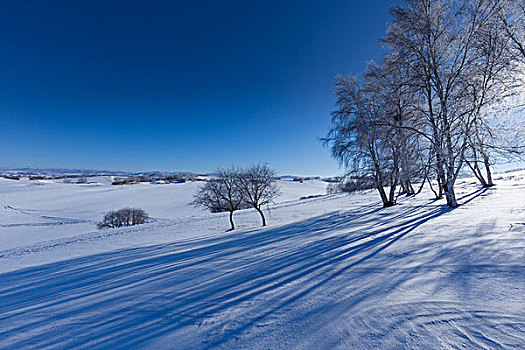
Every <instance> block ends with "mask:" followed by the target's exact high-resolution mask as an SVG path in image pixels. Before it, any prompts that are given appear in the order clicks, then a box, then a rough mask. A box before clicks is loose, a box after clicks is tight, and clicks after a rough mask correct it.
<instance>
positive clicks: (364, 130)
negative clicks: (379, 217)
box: [323, 76, 399, 207]
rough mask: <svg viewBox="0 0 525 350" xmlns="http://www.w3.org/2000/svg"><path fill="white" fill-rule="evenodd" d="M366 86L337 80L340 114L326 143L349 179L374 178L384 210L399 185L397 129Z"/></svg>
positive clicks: (349, 79) (334, 117)
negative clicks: (390, 122)
mask: <svg viewBox="0 0 525 350" xmlns="http://www.w3.org/2000/svg"><path fill="white" fill-rule="evenodd" d="M365 77H366V76H365ZM366 85H367V81H365V82H360V81H359V80H358V79H357V78H356V77H346V78H345V77H342V76H338V77H337V78H336V82H335V90H336V92H335V95H336V99H337V102H336V110H335V111H333V112H332V128H331V130H330V132H329V133H328V135H327V137H326V138H324V139H323V142H324V144H325V145H326V146H328V147H330V151H331V153H332V156H333V157H334V158H335V159H337V160H338V161H339V162H340V164H343V165H344V166H345V168H346V169H347V171H348V176H351V177H353V178H373V179H374V183H375V187H376V189H377V191H378V192H379V195H380V197H381V201H382V202H383V206H384V207H390V206H392V205H394V204H395V192H396V188H397V185H398V181H399V148H398V147H397V145H396V140H395V139H394V138H393V131H394V130H395V129H394V128H392V127H391V126H390V125H389V123H388V122H386V121H385V111H384V110H383V109H382V108H383V105H382V101H381V96H379V95H378V94H377V93H376V92H375V91H374V90H373V89H367V88H365V86H366ZM387 191H388V193H387Z"/></svg>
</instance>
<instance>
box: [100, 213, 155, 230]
mask: <svg viewBox="0 0 525 350" xmlns="http://www.w3.org/2000/svg"><path fill="white" fill-rule="evenodd" d="M148 218H149V216H148V214H146V212H145V211H144V210H142V209H137V208H123V209H120V210H112V211H110V212H108V213H106V215H104V219H103V220H102V221H101V222H99V223H98V224H97V226H98V228H99V229H103V228H116V227H122V226H133V225H139V224H143V223H145V222H146V220H148Z"/></svg>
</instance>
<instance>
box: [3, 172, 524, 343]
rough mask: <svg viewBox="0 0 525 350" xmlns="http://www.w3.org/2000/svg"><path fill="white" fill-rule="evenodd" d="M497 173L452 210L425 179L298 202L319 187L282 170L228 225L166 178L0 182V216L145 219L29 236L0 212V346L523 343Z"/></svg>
mask: <svg viewBox="0 0 525 350" xmlns="http://www.w3.org/2000/svg"><path fill="white" fill-rule="evenodd" d="M6 181H7V180H6ZM496 181H497V186H496V187H495V188H492V189H480V188H479V187H478V186H477V185H476V184H475V182H474V181H473V180H471V179H467V180H463V181H461V183H460V184H458V196H459V197H460V203H462V205H461V206H460V207H459V208H457V209H455V210H447V209H446V208H444V207H443V203H442V202H441V201H435V200H433V199H432V197H431V195H430V194H428V193H423V194H422V195H420V196H418V197H416V198H403V199H401V201H400V202H401V203H400V205H398V206H395V207H392V208H388V209H381V208H380V205H379V203H378V201H377V198H376V196H377V195H376V194H375V193H374V192H369V193H365V194H357V195H351V196H346V195H335V196H323V197H319V198H313V199H308V200H302V201H301V200H297V197H298V195H299V194H300V197H302V196H307V195H310V194H312V195H314V194H320V192H323V191H321V190H322V188H321V187H322V186H320V187H319V189H318V193H314V192H315V191H314V190H313V189H306V187H305V191H304V192H303V191H302V190H299V189H294V188H293V186H299V184H298V183H284V184H283V187H284V186H288V185H290V186H291V187H290V188H291V189H290V190H289V192H288V193H289V195H288V194H286V195H285V198H284V201H283V202H281V203H278V204H276V205H274V206H272V207H271V214H269V223H270V227H268V228H264V229H261V228H257V227H256V226H257V224H258V221H257V219H258V218H257V215H256V214H255V213H253V212H252V211H243V212H240V213H238V214H237V215H236V219H237V221H238V222H239V223H240V224H241V227H243V229H241V230H238V231H236V232H233V233H231V232H224V230H225V229H226V228H227V222H226V217H225V216H224V215H223V214H209V213H205V212H195V211H194V210H193V209H192V210H191V211H188V212H185V211H184V210H185V208H186V207H184V205H183V204H182V203H180V202H182V200H181V201H180V202H178V201H177V198H183V197H184V195H182V192H181V194H180V196H179V197H175V196H174V192H173V193H172V194H171V196H170V195H168V194H165V193H163V192H162V191H163V190H164V191H167V189H168V187H162V186H159V187H158V188H160V189H159V190H157V187H154V186H152V187H145V186H148V185H144V187H142V188H141V187H138V186H137V187H134V186H131V187H128V189H122V190H120V189H119V190H113V189H112V187H109V186H105V187H104V186H99V187H89V186H88V185H85V187H84V186H83V185H65V184H64V185H62V184H61V186H73V187H70V188H71V192H72V193H69V194H68V195H64V194H63V193H61V191H63V187H60V188H58V187H57V188H55V187H53V186H58V184H44V185H40V186H35V188H34V189H33V188H31V190H30V191H29V190H28V189H27V188H25V187H24V186H26V185H27V184H23V183H19V184H17V185H12V184H9V185H6V184H5V183H1V184H0V191H2V192H1V193H2V197H1V198H2V207H3V208H4V210H3V211H2V216H1V218H2V224H3V225H5V224H4V220H7V221H6V222H9V223H12V224H24V223H25V224H38V223H47V222H58V221H60V220H63V221H64V219H68V220H95V219H96V218H97V215H99V214H98V213H99V212H103V211H104V210H107V209H109V208H110V207H112V206H113V207H114V206H116V205H117V204H118V205H120V204H123V203H124V202H126V205H133V203H128V202H129V201H130V200H131V199H134V198H135V199H137V198H141V199H142V200H143V202H140V203H138V204H143V205H141V206H142V207H145V208H147V209H148V211H150V212H151V213H152V215H153V216H154V217H156V219H157V220H156V221H155V222H152V223H149V224H146V225H142V226H136V227H132V228H126V229H116V230H105V231H93V230H92V231H85V232H84V231H82V232H73V231H70V232H68V230H63V231H60V230H58V231H59V232H58V233H56V235H55V234H52V233H50V232H53V231H54V230H55V228H56V227H55V226H58V225H55V226H53V225H44V226H40V227H41V228H42V227H43V229H42V231H38V230H35V231H33V232H35V233H40V234H41V235H45V232H47V235H48V236H47V238H46V239H44V237H38V238H35V239H34V240H31V238H30V237H23V238H20V239H18V238H9V237H8V236H9V235H18V234H19V233H23V232H24V231H23V229H19V227H21V226H2V231H1V233H2V236H1V237H2V239H7V241H8V242H9V244H10V246H9V248H7V249H3V248H2V252H0V269H1V270H2V271H4V273H2V274H1V275H0V281H1V283H0V348H6V349H7V348H14V349H19V348H28V349H42V348H60V349H69V348H85V349H96V348H147V349H149V348H156V349H163V348H168V349H203V348H223V349H231V348H244V349H254V348H255V349H282V348H299V349H327V348H330V349H331V348H344V349H399V348H423V349H429V348H432V349H434V348H445V349H447V348H453V349H456V348H467V349H499V348H505V349H522V348H524V347H525V263H524V261H525V260H524V258H525V173H524V172H518V173H512V174H506V175H503V176H500V177H499V178H497V180H496ZM184 185H191V184H184ZM317 185H318V184H313V185H312V187H317ZM13 186H18V187H17V188H14V187H13ZM140 186H142V185H140ZM166 186H171V185H166ZM173 186H178V185H173ZM46 187H48V188H47V189H46ZM174 188H175V187H174ZM39 191H42V192H39ZM108 191H109V192H108ZM125 191H131V192H132V193H125ZM134 191H136V192H134ZM150 191H152V192H150ZM156 191H158V192H156ZM287 191H288V188H287V189H286V190H283V193H285V192H287ZM27 192H31V193H27ZM188 192H191V191H190V190H189V189H188ZM309 192H312V193H309ZM108 193H109V194H108ZM145 193H146V194H145ZM126 195H129V196H130V197H126ZM104 196H106V197H104ZM140 196H144V197H140ZM163 196H165V197H163ZM286 196H288V198H286ZM189 197H191V195H190V196H189ZM189 197H188V198H189ZM31 198H34V200H31ZM39 198H40V199H39ZM46 198H48V199H46ZM76 198H80V199H82V200H81V201H79V204H78V205H77V204H74V203H76V202H75V201H76ZM147 198H150V202H148V201H147ZM184 198H186V197H184ZM137 200H138V199H137ZM163 201H164V202H163ZM168 202H169V203H173V204H170V205H173V208H179V210H178V213H179V214H174V213H173V212H174V211H173V210H169V209H165V208H164V207H163V206H162V203H164V205H167V203H168ZM82 203H84V205H82ZM86 203H90V204H89V205H87V204H86ZM146 203H149V204H146ZM11 208H16V209H11ZM20 209H23V210H20ZM95 209H96V210H95ZM186 209H187V208H186ZM94 212H96V213H97V214H95V213H94ZM50 213H54V215H51V214H50ZM31 214H36V215H40V216H35V215H31ZM50 217H51V218H50ZM57 218H61V219H60V220H59V219H57ZM88 224H89V223H86V222H83V223H64V224H63V225H62V226H63V227H69V228H72V229H74V228H77V227H83V226H82V225H88ZM17 227H18V228H17ZM28 227H33V226H30V225H29V226H28ZM15 228H16V230H15ZM20 267H25V268H23V269H17V268H20Z"/></svg>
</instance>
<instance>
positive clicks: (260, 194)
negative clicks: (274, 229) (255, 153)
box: [238, 164, 280, 226]
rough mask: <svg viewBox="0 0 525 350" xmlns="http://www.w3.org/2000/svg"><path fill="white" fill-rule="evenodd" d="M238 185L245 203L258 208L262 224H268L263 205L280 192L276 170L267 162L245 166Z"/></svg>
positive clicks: (271, 200) (270, 201)
mask: <svg viewBox="0 0 525 350" xmlns="http://www.w3.org/2000/svg"><path fill="white" fill-rule="evenodd" d="M238 186H239V187H240V191H241V193H242V198H243V201H244V203H245V204H246V205H248V206H250V207H252V208H254V209H255V210H257V212H258V213H259V215H261V219H262V225H263V226H266V219H265V217H264V213H263V211H262V207H263V206H264V205H267V204H270V203H272V202H273V200H274V199H275V198H276V197H277V196H279V194H280V193H279V186H278V185H277V183H276V176H275V170H273V169H271V168H270V167H269V166H268V165H267V164H256V165H252V166H250V167H248V168H244V169H242V170H241V171H240V173H239V177H238Z"/></svg>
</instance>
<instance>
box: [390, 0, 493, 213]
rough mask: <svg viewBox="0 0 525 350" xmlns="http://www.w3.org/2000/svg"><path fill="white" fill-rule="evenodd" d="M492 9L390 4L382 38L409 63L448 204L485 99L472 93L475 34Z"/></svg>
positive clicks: (469, 4) (437, 0)
mask: <svg viewBox="0 0 525 350" xmlns="http://www.w3.org/2000/svg"><path fill="white" fill-rule="evenodd" d="M496 13H497V12H496V7H495V6H494V4H493V2H491V1H483V0H476V1H470V0H457V1H450V0H407V1H406V5H405V6H394V7H393V9H392V14H393V17H394V21H393V22H392V24H391V26H390V28H389V30H388V33H387V36H386V38H385V40H384V41H385V43H387V44H388V45H389V47H390V49H391V50H394V51H395V52H397V53H399V55H400V56H399V57H400V59H402V60H403V61H405V62H407V63H408V64H409V66H410V67H411V68H412V69H411V74H410V77H411V82H412V85H413V86H415V87H417V88H418V90H419V96H420V104H419V105H420V107H421V108H420V111H421V112H422V115H423V117H424V119H425V126H424V128H422V129H421V132H423V133H424V134H425V135H427V137H428V139H429V140H431V143H432V149H433V153H434V155H435V162H434V163H435V164H434V165H435V168H436V169H437V173H438V177H439V180H440V183H441V186H442V187H443V192H444V194H445V197H446V199H447V205H448V206H450V207H456V206H457V205H458V203H457V200H456V195H455V192H454V185H455V182H456V179H457V177H458V175H459V173H460V171H461V169H462V167H463V165H464V164H465V161H466V155H467V152H468V149H469V146H470V145H472V142H471V141H472V137H471V136H472V135H473V130H474V128H475V124H476V121H478V120H479V118H478V115H477V111H478V109H479V108H478V107H479V106H481V105H483V104H484V102H483V101H481V100H479V97H480V94H479V93H478V92H476V93H474V94H473V93H472V88H475V86H474V85H473V84H472V82H473V81H475V79H474V78H475V77H478V75H477V74H479V71H477V70H476V67H478V65H479V64H480V62H482V61H483V60H484V59H485V58H484V57H483V55H480V50H479V45H480V41H479V34H480V33H481V32H482V31H483V30H484V28H486V26H487V25H488V24H489V23H490V22H491V20H492V19H493V18H494V17H495V15H496ZM469 89H470V90H469ZM473 96H476V98H478V99H473V98H472V97H473Z"/></svg>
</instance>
